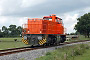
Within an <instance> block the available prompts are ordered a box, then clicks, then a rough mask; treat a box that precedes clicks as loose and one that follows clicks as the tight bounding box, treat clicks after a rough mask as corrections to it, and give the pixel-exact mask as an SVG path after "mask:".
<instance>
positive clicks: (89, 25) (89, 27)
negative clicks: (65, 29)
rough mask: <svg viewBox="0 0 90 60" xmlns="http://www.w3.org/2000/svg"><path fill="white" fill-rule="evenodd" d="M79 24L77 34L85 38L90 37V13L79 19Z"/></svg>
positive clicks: (76, 27) (76, 28)
mask: <svg viewBox="0 0 90 60" xmlns="http://www.w3.org/2000/svg"><path fill="white" fill-rule="evenodd" d="M77 21H78V22H77V24H76V25H75V28H74V29H75V30H76V33H79V34H82V35H84V36H85V37H88V38H89V36H90V13H86V14H84V15H83V16H81V17H79V18H78V19H77Z"/></svg>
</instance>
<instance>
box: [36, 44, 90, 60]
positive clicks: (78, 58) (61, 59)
mask: <svg viewBox="0 0 90 60" xmlns="http://www.w3.org/2000/svg"><path fill="white" fill-rule="evenodd" d="M36 60H90V43H89V44H79V45H74V46H68V47H63V48H58V49H56V50H54V51H53V52H47V53H46V55H45V56H42V57H40V58H37V59H36Z"/></svg>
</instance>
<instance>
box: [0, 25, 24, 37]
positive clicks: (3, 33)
mask: <svg viewBox="0 0 90 60" xmlns="http://www.w3.org/2000/svg"><path fill="white" fill-rule="evenodd" d="M21 33H22V27H21V26H16V25H10V26H9V27H6V26H3V27H2V29H0V37H20V36H21Z"/></svg>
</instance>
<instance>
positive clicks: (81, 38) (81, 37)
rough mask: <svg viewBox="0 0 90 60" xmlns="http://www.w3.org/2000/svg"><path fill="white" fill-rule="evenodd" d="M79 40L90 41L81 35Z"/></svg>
mask: <svg viewBox="0 0 90 60" xmlns="http://www.w3.org/2000/svg"><path fill="white" fill-rule="evenodd" d="M78 39H79V40H90V38H85V36H83V35H79V38H78Z"/></svg>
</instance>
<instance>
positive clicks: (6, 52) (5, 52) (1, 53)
mask: <svg viewBox="0 0 90 60" xmlns="http://www.w3.org/2000/svg"><path fill="white" fill-rule="evenodd" d="M86 41H90V40H81V41H75V42H65V43H63V44H60V45H65V44H72V43H78V42H86ZM60 45H53V46H45V47H43V46H37V47H34V48H32V47H30V46H28V47H21V48H12V49H5V50H0V56H4V55H9V54H14V53H19V52H25V51H30V50H36V49H42V48H49V47H54V46H60Z"/></svg>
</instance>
